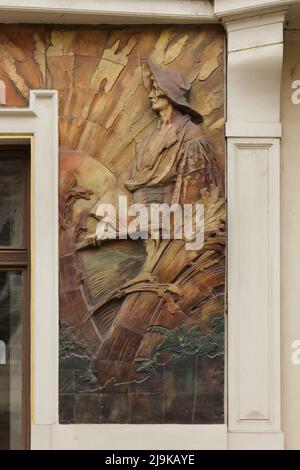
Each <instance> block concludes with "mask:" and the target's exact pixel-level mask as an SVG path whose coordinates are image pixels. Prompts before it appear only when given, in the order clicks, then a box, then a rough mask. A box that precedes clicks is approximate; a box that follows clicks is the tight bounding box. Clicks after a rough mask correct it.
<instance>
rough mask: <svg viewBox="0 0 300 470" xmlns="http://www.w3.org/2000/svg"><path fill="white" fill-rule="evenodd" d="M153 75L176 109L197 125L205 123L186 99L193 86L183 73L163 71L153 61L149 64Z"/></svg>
mask: <svg viewBox="0 0 300 470" xmlns="http://www.w3.org/2000/svg"><path fill="white" fill-rule="evenodd" d="M147 64H148V66H149V68H150V70H151V72H152V74H153V75H154V77H155V79H156V81H157V84H158V86H159V88H160V89H161V90H162V91H163V92H164V93H165V95H166V96H167V97H168V98H169V100H170V101H171V103H173V105H174V106H176V108H179V109H180V110H182V111H184V112H185V113H188V114H190V115H191V117H192V120H193V121H194V122H195V123H197V124H198V123H200V122H202V121H203V117H202V115H201V114H200V113H199V112H198V111H196V110H195V109H193V108H192V107H191V105H190V104H189V102H188V101H187V99H186V97H187V95H188V93H189V91H190V89H191V84H190V83H189V82H188V81H187V80H186V79H185V78H184V76H183V75H182V73H180V72H176V71H174V70H162V69H161V68H160V67H159V66H158V65H156V64H155V63H154V62H153V61H152V60H148V62H147Z"/></svg>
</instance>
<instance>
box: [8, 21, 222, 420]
mask: <svg viewBox="0 0 300 470" xmlns="http://www.w3.org/2000/svg"><path fill="white" fill-rule="evenodd" d="M15 33H16V34H15V35H13V34H12V32H11V30H10V29H8V28H7V27H6V26H3V27H1V28H0V47H1V50H4V51H5V53H4V55H3V58H2V59H1V61H0V62H1V68H0V79H1V80H3V81H4V82H5V84H6V89H7V97H6V102H7V105H8V106H26V103H27V100H28V90H29V89H30V88H54V89H57V90H58V91H59V115H60V122H59V135H60V422H61V423H190V424H193V423H220V422H223V420H224V417H223V408H224V405H223V403H224V387H223V377H224V367H223V366H224V279H225V268H224V265H225V262H224V257H225V253H224V251H225V250H224V248H225V229H224V222H225V204H224V185H223V181H224V128H223V126H224V109H223V104H224V95H223V72H224V69H223V41H224V39H223V31H222V30H221V29H220V28H219V27H218V26H197V27H196V26H195V27H192V26H189V27H181V26H180V27H161V26H159V27H158V26H157V27H154V26H143V27H116V28H108V27H90V28H88V27H76V28H75V27H68V28H67V27H65V28H64V27H61V28H57V27H55V28H54V27H50V26H47V27H46V26H45V27H38V28H35V27H34V26H26V27H25V26H24V27H18V28H17V29H16V30H15ZM120 200H122V201H124V200H126V204H127V207H134V208H139V209H140V208H141V207H142V208H143V210H145V211H146V212H145V213H146V215H147V214H150V212H151V211H152V207H153V205H156V206H157V205H159V204H165V205H168V206H170V205H175V206H174V207H178V208H179V209H178V210H181V208H184V207H186V206H189V207H190V209H191V219H192V220H193V221H195V220H196V219H195V217H196V213H197V210H196V208H197V205H198V204H199V205H201V207H202V208H203V210H204V219H203V228H204V234H203V235H204V238H203V240H202V243H200V244H199V245H191V246H189V245H188V244H189V242H190V241H191V240H190V239H188V237H187V236H186V233H185V231H184V230H183V231H181V232H180V234H179V235H178V231H175V229H174V224H175V222H174V221H173V219H172V220H171V223H170V224H169V236H168V237H166V236H165V231H164V229H165V226H164V218H161V217H158V218H155V220H153V218H152V219H151V221H150V218H149V219H147V220H146V222H145V223H144V222H143V224H140V226H139V228H140V229H141V231H142V233H143V236H142V237H141V236H138V234H137V226H136V225H134V224H133V221H134V220H135V216H136V213H135V214H133V213H128V212H127V213H126V216H125V219H124V217H123V219H122V222H123V224H121V223H120V220H121V219H120V211H121V209H120ZM104 204H106V205H112V206H114V207H115V208H116V215H117V217H116V218H115V219H114V218H110V219H109V218H107V217H104V213H103V212H101V207H102V208H103V207H104V206H103V205H104ZM151 214H152V212H151ZM108 222H109V223H108ZM150 222H151V223H150ZM141 225H142V227H141ZM153 226H154V229H155V230H154V231H155V236H153V233H154V232H153ZM108 227H109V229H110V231H111V232H110V233H114V234H115V236H107V234H106V235H105V236H104V233H105V232H106V231H107V228H108ZM49 229H51V228H49ZM187 246H189V249H187Z"/></svg>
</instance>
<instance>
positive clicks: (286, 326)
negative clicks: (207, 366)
mask: <svg viewBox="0 0 300 470" xmlns="http://www.w3.org/2000/svg"><path fill="white" fill-rule="evenodd" d="M298 29H299V31H298V32H294V33H291V32H289V33H287V34H286V36H285V45H284V65H283V76H282V95H281V115H282V125H283V135H282V137H283V138H282V154H281V327H282V425H283V431H284V434H285V446H286V448H287V449H300V364H299V365H295V364H293V363H292V360H291V356H292V347H291V346H292V342H293V341H295V340H297V339H298V340H300V285H299V284H300V270H299V266H300V249H299V244H300V103H299V104H297V105H296V104H293V103H292V100H291V96H292V93H293V92H294V91H295V90H293V89H292V83H293V82H294V81H295V80H300V18H299V25H298ZM299 96H300V93H299Z"/></svg>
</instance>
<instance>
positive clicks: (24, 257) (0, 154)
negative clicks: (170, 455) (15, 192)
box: [0, 145, 31, 449]
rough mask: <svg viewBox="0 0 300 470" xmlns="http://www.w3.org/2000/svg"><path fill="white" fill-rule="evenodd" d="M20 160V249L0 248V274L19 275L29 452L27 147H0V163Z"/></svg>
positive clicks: (25, 436) (24, 419)
mask: <svg viewBox="0 0 300 470" xmlns="http://www.w3.org/2000/svg"><path fill="white" fill-rule="evenodd" d="M20 156H21V157H22V159H23V162H24V165H23V170H24V171H23V181H24V185H23V201H24V203H23V236H22V247H18V248H15V247H12V246H3V245H0V271H18V272H21V273H22V312H21V325H22V326H21V327H22V448H23V449H29V448H30V423H31V419H30V349H31V348H30V278H31V273H30V227H31V224H30V220H31V219H30V146H29V145H0V160H2V159H7V158H8V157H9V158H11V159H12V160H14V159H15V160H19V159H20Z"/></svg>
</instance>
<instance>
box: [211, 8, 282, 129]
mask: <svg viewBox="0 0 300 470" xmlns="http://www.w3.org/2000/svg"><path fill="white" fill-rule="evenodd" d="M217 3H218V0H217ZM219 3H221V0H219ZM241 3H242V2H241V1H238V0H229V1H228V4H231V6H233V4H235V5H237V4H241ZM250 3H251V4H254V3H256V4H258V3H259V4H260V6H262V5H265V4H267V3H268V4H269V6H270V8H269V10H268V11H267V10H266V9H260V11H261V13H260V14H258V12H257V10H255V14H254V10H253V9H249V8H250V7H249V8H248V9H247V8H244V9H240V13H242V15H240V14H235V15H232V14H231V15H227V16H225V28H226V31H227V50H228V61H227V124H226V134H227V137H266V138H269V137H280V136H281V126H280V86H281V69H282V59H283V26H284V21H285V14H286V11H287V4H286V5H283V3H284V2H277V1H275V0H274V1H271V0H269V1H265V2H263V1H258V0H256V1H254V0H253V1H252V2H250V0H245V1H244V2H243V4H244V5H246V4H248V6H249V4H250ZM274 4H277V7H276V8H277V9H276V10H274ZM271 6H272V8H271ZM228 11H229V10H227V12H228ZM230 11H231V12H232V10H230ZM245 13H247V15H248V16H247V15H246V16H245ZM249 15H250V16H249ZM223 20H224V18H223Z"/></svg>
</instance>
